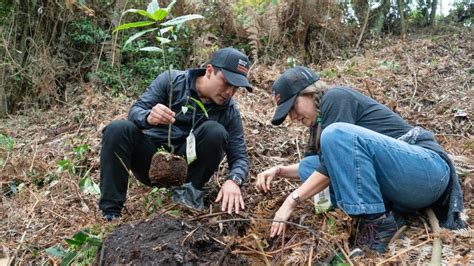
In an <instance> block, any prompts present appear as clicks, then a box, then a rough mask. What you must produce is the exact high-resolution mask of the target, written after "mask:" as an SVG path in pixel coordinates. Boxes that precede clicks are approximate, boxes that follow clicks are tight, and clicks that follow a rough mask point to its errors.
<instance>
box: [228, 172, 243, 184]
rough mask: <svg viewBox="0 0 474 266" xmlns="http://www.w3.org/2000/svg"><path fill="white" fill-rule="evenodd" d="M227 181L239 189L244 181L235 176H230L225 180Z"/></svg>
mask: <svg viewBox="0 0 474 266" xmlns="http://www.w3.org/2000/svg"><path fill="white" fill-rule="evenodd" d="M227 180H231V181H234V183H235V184H237V186H239V187H241V186H242V184H243V183H244V179H243V178H242V177H240V176H237V175H231V176H229V178H227Z"/></svg>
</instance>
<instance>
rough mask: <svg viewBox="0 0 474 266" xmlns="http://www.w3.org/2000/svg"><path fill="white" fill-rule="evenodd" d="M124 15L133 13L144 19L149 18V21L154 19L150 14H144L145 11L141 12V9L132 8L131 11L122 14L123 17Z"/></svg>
mask: <svg viewBox="0 0 474 266" xmlns="http://www.w3.org/2000/svg"><path fill="white" fill-rule="evenodd" d="M126 13H135V14H139V15H141V16H143V17H146V18H150V19H153V20H155V18H154V17H153V15H152V14H150V13H148V12H146V11H145V10H141V9H134V8H131V9H127V10H126V11H125V12H123V13H122V14H123V15H125V14H126Z"/></svg>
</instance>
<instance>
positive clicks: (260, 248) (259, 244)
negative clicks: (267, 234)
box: [252, 234, 270, 266]
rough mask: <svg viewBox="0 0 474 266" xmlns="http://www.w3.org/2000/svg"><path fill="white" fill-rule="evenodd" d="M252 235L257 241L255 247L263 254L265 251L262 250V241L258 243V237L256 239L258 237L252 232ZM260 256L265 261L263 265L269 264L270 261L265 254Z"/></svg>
mask: <svg viewBox="0 0 474 266" xmlns="http://www.w3.org/2000/svg"><path fill="white" fill-rule="evenodd" d="M252 237H253V239H255V243H257V247H258V249H259V250H260V252H262V253H263V254H265V251H264V250H263V247H262V243H260V239H258V237H257V236H256V235H255V234H252ZM262 257H263V261H265V265H267V266H269V265H270V262H269V261H268V258H267V256H266V255H263V256H262Z"/></svg>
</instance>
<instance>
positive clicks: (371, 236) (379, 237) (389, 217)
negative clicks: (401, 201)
mask: <svg viewBox="0 0 474 266" xmlns="http://www.w3.org/2000/svg"><path fill="white" fill-rule="evenodd" d="M405 224H406V222H405V220H404V219H403V218H402V217H400V216H398V215H396V214H395V213H393V212H389V213H387V214H386V217H384V218H378V219H375V220H368V219H360V221H359V225H358V227H357V231H356V236H355V240H354V244H355V245H356V246H357V247H359V248H365V249H367V248H368V249H371V250H374V251H377V252H379V253H383V252H385V251H386V249H387V246H388V244H389V243H390V240H392V238H393V236H394V235H395V233H397V231H398V230H399V229H400V228H401V227H402V226H404V225H405Z"/></svg>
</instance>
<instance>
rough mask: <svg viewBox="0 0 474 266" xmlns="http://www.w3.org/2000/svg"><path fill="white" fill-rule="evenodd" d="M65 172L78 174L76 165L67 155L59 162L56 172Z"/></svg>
mask: <svg viewBox="0 0 474 266" xmlns="http://www.w3.org/2000/svg"><path fill="white" fill-rule="evenodd" d="M63 172H69V173H71V174H73V175H75V174H76V166H75V165H74V163H73V162H71V161H69V160H68V159H67V157H64V159H62V160H59V161H58V163H57V167H56V173H58V174H60V173H63Z"/></svg>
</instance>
